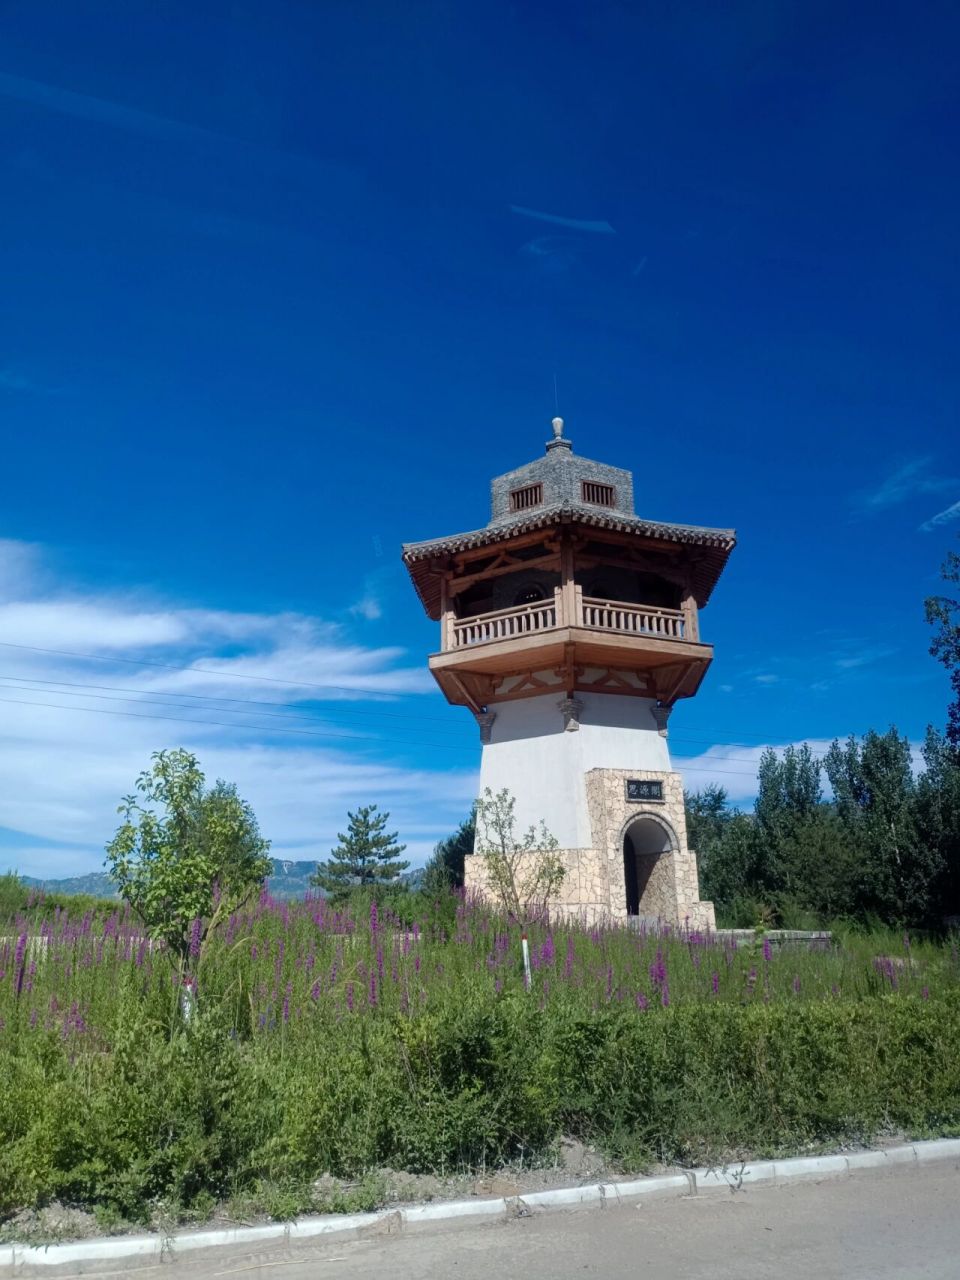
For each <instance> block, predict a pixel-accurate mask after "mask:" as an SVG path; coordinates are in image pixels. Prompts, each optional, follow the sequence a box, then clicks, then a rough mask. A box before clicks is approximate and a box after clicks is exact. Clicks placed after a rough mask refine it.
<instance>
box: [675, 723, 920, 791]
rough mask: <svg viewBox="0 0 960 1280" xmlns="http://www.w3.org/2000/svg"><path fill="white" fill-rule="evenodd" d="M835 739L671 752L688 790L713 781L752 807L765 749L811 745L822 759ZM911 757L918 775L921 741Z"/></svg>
mask: <svg viewBox="0 0 960 1280" xmlns="http://www.w3.org/2000/svg"><path fill="white" fill-rule="evenodd" d="M831 741H832V739H829V738H809V739H805V740H803V741H799V742H794V743H779V744H777V743H761V745H760V746H745V745H743V744H741V743H735V742H733V743H724V744H717V745H716V746H713V747H709V748H708V749H707V750H706V751H704V752H701V753H700V754H699V755H696V756H683V757H682V756H678V755H675V754H674V753H672V752H671V756H672V759H673V767H674V768H675V769H676V770H678V771H679V773H681V774H682V776H683V785H684V789H685V790H687V791H702V790H703V788H704V787H707V786H710V785H711V784H713V785H715V786H718V787H723V789H724V791H726V793H727V796H728V797H729V799H730V802H731V804H733V805H734V806H735V807H738V808H749V807H750V805H751V804H752V802H753V800H754V798H755V797H756V794H757V769H758V768H759V765H760V757H761V756H762V755H763V753H764V751H767V750H769V749H772V750H774V751H775V752H776V753H777V755H783V753H784V752H785V751H786V750H787V747H788V746H793V747H801V746H808V747H809V748H810V750H811V751H812V752H813V754H814V756H815V757H816V758H817V759H818V760H822V759H823V757H824V756H825V755H826V753H827V751H828V750H829V748H830V744H831ZM910 759H911V764H912V767H913V772H914V774H917V773H919V772H920V771H921V770H922V769H923V752H922V749H921V746H920V744H919V743H916V742H913V743H911V744H910ZM821 782H822V785H823V793H824V796H825V797H829V795H830V784H829V783H828V782H827V777H826V774H825V773H822V774H821Z"/></svg>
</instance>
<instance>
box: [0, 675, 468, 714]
mask: <svg viewBox="0 0 960 1280" xmlns="http://www.w3.org/2000/svg"><path fill="white" fill-rule="evenodd" d="M183 670H185V671H194V670H196V668H195V667H184V668H183ZM251 678H252V679H257V677H256V676H254V677H251ZM0 680H10V681H21V682H22V683H23V684H24V685H25V686H29V685H35V684H42V685H52V686H53V687H54V688H57V689H60V688H62V689H102V690H104V692H108V691H111V692H116V693H135V694H139V695H142V696H143V697H153V696H154V695H159V696H161V697H170V698H190V700H191V701H197V702H238V703H240V704H242V705H243V706H250V707H286V708H289V710H291V711H297V710H298V709H299V708H301V707H302V706H303V705H304V704H303V703H300V702H268V701H266V700H265V699H262V698H230V697H226V696H224V697H220V696H218V695H217V694H212V693H187V692H186V691H184V690H180V689H177V690H174V691H171V692H170V693H166V692H165V691H164V690H163V689H129V688H126V687H125V686H123V685H115V684H85V683H83V682H81V681H78V680H40V679H39V678H37V677H34V676H21V675H0ZM305 701H306V700H305ZM332 702H333V704H334V705H335V706H336V707H338V708H339V710H340V711H342V712H345V713H346V714H348V715H361V716H388V717H390V718H391V719H397V720H408V719H409V713H407V712H399V711H380V710H379V709H377V710H367V709H366V708H363V707H353V706H344V705H343V704H342V703H341V702H340V700H339V699H332ZM256 714H257V715H266V714H268V713H267V712H257V713H256ZM289 718H290V719H297V718H298V717H296V716H290V717H289ZM299 718H302V719H307V718H312V717H307V716H304V715H302V713H301V716H300V717H299ZM417 718H418V719H419V720H429V721H430V722H431V723H432V724H449V723H450V718H449V716H421V715H419V713H418V716H417Z"/></svg>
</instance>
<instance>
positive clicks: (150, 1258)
mask: <svg viewBox="0 0 960 1280" xmlns="http://www.w3.org/2000/svg"><path fill="white" fill-rule="evenodd" d="M937 1160H956V1161H958V1162H960V1138H939V1139H935V1140H933V1141H931V1142H916V1143H910V1144H908V1145H905V1146H901V1147H889V1148H887V1149H886V1150H884V1151H861V1152H857V1153H855V1154H853V1155H849V1156H841V1155H834V1156H812V1157H809V1158H799V1159H794V1160H763V1161H758V1162H756V1163H755V1164H746V1163H744V1164H735V1165H725V1166H723V1167H722V1168H707V1169H690V1170H687V1171H686V1172H684V1173H675V1174H665V1175H663V1176H660V1177H651V1178H637V1179H635V1180H633V1181H623V1182H607V1183H599V1182H598V1183H591V1184H590V1185H588V1186H582V1187H560V1188H557V1189H556V1190H554V1191H537V1192H534V1193H532V1194H530V1195H525V1196H510V1197H503V1196H500V1197H496V1198H492V1199H488V1200H481V1199H476V1200H449V1201H439V1202H435V1203H432V1204H421V1205H411V1206H409V1207H408V1208H403V1209H382V1210H380V1211H379V1212H377V1213H353V1214H324V1215H322V1216H316V1217H309V1218H298V1219H297V1220H296V1221H294V1222H276V1223H268V1224H267V1225H265V1226H261V1227H234V1228H228V1229H225V1230H216V1231H195V1232H185V1233H183V1234H182V1235H177V1236H174V1237H171V1238H169V1239H166V1240H165V1239H164V1238H163V1237H161V1236H157V1235H144V1236H115V1237H108V1238H105V1239H97V1240H80V1241H77V1242H76V1243H75V1244H59V1245H48V1246H36V1245H20V1244H13V1245H0V1267H2V1268H3V1270H4V1272H5V1273H6V1274H8V1275H17V1274H23V1273H27V1269H28V1268H29V1269H30V1270H31V1271H32V1270H33V1269H34V1268H46V1267H60V1266H66V1265H73V1266H74V1267H81V1268H82V1267H85V1266H87V1265H88V1264H90V1263H94V1262H96V1263H115V1262H121V1261H129V1262H134V1263H137V1264H139V1265H144V1264H148V1265H149V1264H156V1263H157V1262H161V1261H163V1260H164V1259H165V1258H168V1257H170V1256H172V1255H174V1254H179V1253H192V1252H193V1251H194V1250H195V1249H211V1248H216V1247H219V1248H224V1247H229V1246H231V1245H234V1246H235V1245H244V1244H252V1245H259V1244H268V1243H270V1242H272V1241H288V1242H290V1243H293V1242H295V1241H302V1240H311V1239H316V1238H317V1237H318V1236H336V1237H337V1238H338V1239H341V1240H343V1239H351V1238H357V1237H360V1236H363V1235H367V1234H371V1233H372V1234H378V1235H389V1234H393V1233H396V1232H401V1231H403V1232H406V1231H411V1230H413V1231H416V1230H422V1229H425V1228H429V1227H432V1226H435V1225H436V1224H438V1223H450V1224H451V1225H454V1224H455V1223H456V1222H457V1220H459V1221H460V1222H461V1223H469V1222H475V1221H476V1220H478V1219H488V1220H489V1219H495V1218H513V1217H524V1216H526V1215H527V1214H529V1213H532V1212H534V1211H535V1210H550V1209H571V1208H576V1207H578V1206H595V1207H598V1208H601V1209H603V1208H606V1207H608V1206H610V1205H620V1204H625V1203H640V1204H642V1203H643V1202H644V1201H645V1200H647V1199H655V1198H659V1197H663V1196H669V1197H676V1196H690V1195H701V1194H710V1193H712V1192H716V1191H725V1192H727V1193H728V1194H729V1193H731V1192H737V1191H740V1190H741V1189H742V1188H744V1187H747V1186H754V1185H759V1184H760V1183H764V1182H766V1183H771V1182H772V1183H774V1184H778V1185H783V1184H785V1183H790V1182H800V1181H804V1180H821V1179H825V1178H842V1177H849V1176H850V1175H851V1174H854V1173H858V1172H862V1171H866V1170H876V1169H893V1168H897V1167H899V1166H901V1165H914V1166H918V1165H921V1164H930V1163H933V1162H934V1161H937Z"/></svg>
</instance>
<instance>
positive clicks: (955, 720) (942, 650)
mask: <svg viewBox="0 0 960 1280" xmlns="http://www.w3.org/2000/svg"><path fill="white" fill-rule="evenodd" d="M940 576H941V577H942V578H943V580H944V582H946V583H954V584H960V555H958V554H957V552H956V551H949V552H948V553H947V558H946V560H944V562H943V564H942V566H941V568H940ZM924 612H925V613H926V618H927V622H929V623H930V625H931V626H932V627H933V628H934V634H933V640H932V641H931V642H930V652H931V654H932V655H933V657H935V658H936V659H937V660H938V661H939V662H942V663H943V665H944V666H945V667H946V668H947V671H948V672H949V673H950V688H951V690H952V692H953V700H952V702H951V703H950V705H949V707H948V708H947V742H948V743H949V744H950V746H951V748H952V749H953V751H954V752H956V753H958V755H960V600H958V599H957V598H956V596H955V595H953V594H951V595H949V596H947V595H942V596H928V597H927V599H926V600H925V601H924Z"/></svg>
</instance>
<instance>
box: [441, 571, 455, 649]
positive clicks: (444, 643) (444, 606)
mask: <svg viewBox="0 0 960 1280" xmlns="http://www.w3.org/2000/svg"><path fill="white" fill-rule="evenodd" d="M449 577H450V575H449V574H448V573H443V574H441V576H440V649H441V652H446V650H448V649H452V648H453V601H452V600H451V598H450V591H449V588H448V587H447V582H448V581H449Z"/></svg>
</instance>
